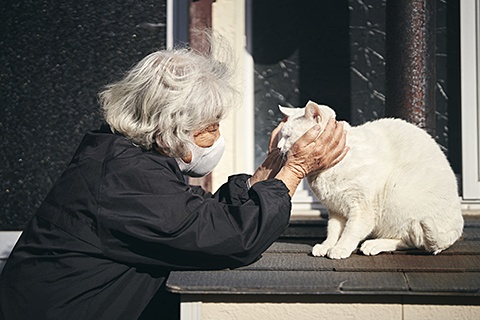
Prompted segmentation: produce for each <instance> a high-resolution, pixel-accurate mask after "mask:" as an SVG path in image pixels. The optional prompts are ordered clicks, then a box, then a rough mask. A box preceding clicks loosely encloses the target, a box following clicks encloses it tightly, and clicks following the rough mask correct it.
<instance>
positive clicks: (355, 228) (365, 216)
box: [327, 208, 375, 259]
mask: <svg viewBox="0 0 480 320" xmlns="http://www.w3.org/2000/svg"><path fill="white" fill-rule="evenodd" d="M348 216H349V218H348V220H347V222H346V223H345V228H344V229H343V232H342V235H341V237H340V239H339V240H338V242H337V243H336V244H335V246H334V247H333V248H331V249H330V250H328V252H327V257H329V258H330V259H345V258H348V257H350V255H351V254H352V252H353V251H354V250H355V249H356V248H357V246H358V244H359V243H360V241H362V240H363V239H365V238H366V237H367V236H368V235H369V234H370V233H371V232H372V230H373V228H374V225H375V216H374V212H373V208H366V209H363V210H361V209H359V208H352V210H351V211H350V212H349V214H348Z"/></svg>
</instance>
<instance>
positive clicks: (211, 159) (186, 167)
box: [175, 136, 225, 177]
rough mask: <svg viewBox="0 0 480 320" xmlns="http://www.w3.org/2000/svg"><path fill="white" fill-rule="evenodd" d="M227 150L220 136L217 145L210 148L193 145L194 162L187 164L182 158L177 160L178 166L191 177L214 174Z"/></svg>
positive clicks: (191, 148) (191, 149)
mask: <svg viewBox="0 0 480 320" xmlns="http://www.w3.org/2000/svg"><path fill="white" fill-rule="evenodd" d="M224 150H225V140H223V136H220V137H219V138H218V139H217V141H215V143H214V144H213V145H212V146H210V147H208V148H202V147H199V146H197V145H196V144H195V143H192V146H191V147H190V151H191V152H192V161H190V163H185V162H184V161H183V160H182V159H180V158H175V160H177V163H178V166H179V167H180V170H182V173H183V174H185V175H187V176H190V177H203V176H206V175H207V174H209V173H210V172H212V170H213V169H214V168H215V167H216V166H217V164H218V163H219V162H220V159H221V158H222V155H223V151H224Z"/></svg>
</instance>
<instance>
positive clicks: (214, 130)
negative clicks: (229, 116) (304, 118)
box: [182, 122, 220, 163]
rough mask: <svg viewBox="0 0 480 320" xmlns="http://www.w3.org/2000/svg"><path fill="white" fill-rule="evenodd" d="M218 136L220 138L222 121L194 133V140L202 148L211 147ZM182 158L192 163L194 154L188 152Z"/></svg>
mask: <svg viewBox="0 0 480 320" xmlns="http://www.w3.org/2000/svg"><path fill="white" fill-rule="evenodd" d="M218 138H220V123H218V122H217V123H214V124H212V125H210V126H208V127H206V128H205V129H203V130H200V131H196V132H194V133H193V141H194V142H195V144H196V145H197V146H199V147H201V148H208V147H211V146H212V145H213V144H214V143H215V141H217V140H218ZM182 160H183V161H184V162H185V163H190V161H192V154H191V153H188V154H187V155H186V156H185V157H183V158H182Z"/></svg>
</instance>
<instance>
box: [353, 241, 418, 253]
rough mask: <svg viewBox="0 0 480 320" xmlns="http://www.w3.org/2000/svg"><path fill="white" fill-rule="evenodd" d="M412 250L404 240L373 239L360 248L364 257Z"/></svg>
mask: <svg viewBox="0 0 480 320" xmlns="http://www.w3.org/2000/svg"><path fill="white" fill-rule="evenodd" d="M409 248H411V246H409V245H408V244H406V243H405V241H403V240H402V239H372V240H366V241H365V242H364V243H363V244H362V245H361V247H360V251H362V253H363V254H364V255H367V256H374V255H377V254H379V253H380V252H391V251H395V250H406V249H409Z"/></svg>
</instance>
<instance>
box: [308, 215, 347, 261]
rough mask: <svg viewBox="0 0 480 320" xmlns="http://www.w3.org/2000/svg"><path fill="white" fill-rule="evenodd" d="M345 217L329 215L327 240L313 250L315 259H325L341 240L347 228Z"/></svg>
mask: <svg viewBox="0 0 480 320" xmlns="http://www.w3.org/2000/svg"><path fill="white" fill-rule="evenodd" d="M345 222H346V219H345V217H343V216H341V215H339V214H337V213H335V212H332V211H330V212H329V214H328V226H327V238H326V239H325V241H323V242H322V243H321V244H320V243H319V244H316V245H315V246H314V247H313V249H312V255H314V256H315V257H324V256H325V255H326V254H327V252H328V250H330V249H331V248H332V247H333V246H334V245H335V244H336V243H337V241H338V239H339V238H340V235H341V234H342V232H343V228H344V227H345Z"/></svg>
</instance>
